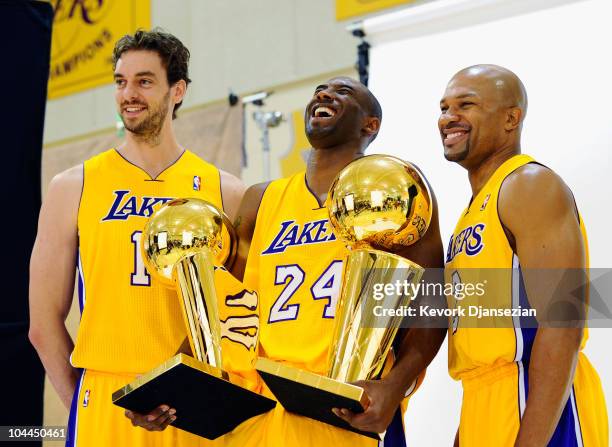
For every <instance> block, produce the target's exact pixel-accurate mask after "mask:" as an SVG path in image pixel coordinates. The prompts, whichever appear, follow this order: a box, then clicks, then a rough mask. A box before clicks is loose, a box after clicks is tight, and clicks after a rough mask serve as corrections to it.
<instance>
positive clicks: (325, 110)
mask: <svg viewBox="0 0 612 447" xmlns="http://www.w3.org/2000/svg"><path fill="white" fill-rule="evenodd" d="M323 113H326V114H327V115H329V116H330V117H332V116H334V115H335V114H336V112H335V111H334V110H332V109H330V108H329V107H325V106H320V107H317V108H316V109H315V111H314V116H316V117H320V116H321V115H322V114H323Z"/></svg>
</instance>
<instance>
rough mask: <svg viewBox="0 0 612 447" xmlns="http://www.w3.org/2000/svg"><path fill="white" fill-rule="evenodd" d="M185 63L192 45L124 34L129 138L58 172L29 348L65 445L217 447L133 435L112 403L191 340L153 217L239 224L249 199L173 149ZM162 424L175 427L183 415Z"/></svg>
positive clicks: (120, 92)
mask: <svg viewBox="0 0 612 447" xmlns="http://www.w3.org/2000/svg"><path fill="white" fill-rule="evenodd" d="M188 61H189V51H188V50H187V48H185V46H184V45H183V44H182V43H181V42H180V41H179V40H178V39H177V38H176V37H174V36H172V35H170V34H167V33H164V32H162V31H158V30H153V31H150V32H147V31H138V32H136V33H135V34H134V35H126V36H124V37H122V38H121V39H120V40H119V41H118V42H117V44H116V46H115V49H114V52H113V62H114V78H115V84H116V89H115V100H116V103H117V108H118V112H119V114H120V116H121V119H122V121H123V123H124V125H125V129H126V137H125V141H124V142H123V143H122V144H121V145H120V146H118V147H117V148H114V149H110V150H108V151H106V152H103V153H101V154H99V155H97V156H95V157H93V158H91V159H90V160H87V161H86V162H85V163H84V164H82V165H79V166H76V167H74V168H71V169H69V170H67V171H65V172H63V173H61V174H59V175H57V176H56V177H55V178H54V179H53V180H52V182H51V184H50V187H49V191H48V194H47V196H46V198H45V200H44V203H43V205H42V209H41V213H40V220H39V227H38V228H39V231H38V236H37V239H36V243H35V246H34V250H33V253H32V259H31V282H30V315H31V327H30V339H31V341H32V343H33V344H34V346H35V347H36V349H37V351H38V353H39V355H40V357H41V360H42V362H43V364H44V366H45V369H46V371H47V374H48V375H49V378H50V379H51V382H52V383H53V385H54V387H55V389H56V390H57V392H58V394H59V396H60V398H61V399H62V402H63V403H64V404H65V405H66V406H67V407H69V408H70V420H69V434H68V442H67V444H68V445H79V446H88V447H90V446H98V445H99V446H109V445H123V446H139V445H142V446H145V445H147V446H155V445H182V446H186V445H190V446H192V445H209V444H212V443H208V442H207V441H205V440H201V439H200V438H198V437H196V436H193V435H191V434H189V433H186V432H182V431H179V430H176V429H173V428H169V429H168V430H166V431H165V432H164V433H163V434H159V433H148V432H146V431H145V430H140V429H136V428H134V427H132V424H131V423H130V421H129V420H128V419H127V418H126V417H125V416H124V411H123V410H122V409H121V408H119V407H116V406H113V405H112V402H111V394H112V392H113V391H115V390H117V389H119V388H121V387H122V386H124V385H125V384H127V383H129V382H130V381H131V380H132V379H133V378H134V377H135V376H136V375H138V374H142V373H144V372H146V371H148V370H150V369H152V368H153V367H155V366H157V365H159V364H160V363H162V362H163V361H165V360H167V359H168V358H170V357H172V356H173V355H174V354H175V353H176V352H177V350H178V349H179V346H180V345H181V342H183V340H184V339H185V337H186V330H185V325H184V323H183V317H182V315H181V310H180V308H179V301H178V299H177V297H176V293H175V292H173V291H171V290H169V289H167V288H164V287H162V286H161V285H159V284H157V283H156V282H155V281H151V277H150V275H149V273H148V272H147V271H146V270H145V268H144V264H143V260H142V257H141V250H140V245H139V244H140V238H141V232H142V229H143V227H144V225H145V223H146V221H147V218H148V217H149V216H150V215H151V214H152V213H153V212H154V211H155V210H157V209H158V208H159V207H160V206H161V205H162V204H164V203H166V202H168V201H169V200H171V199H172V198H174V197H195V198H200V199H204V200H207V201H209V202H211V203H213V204H215V205H216V206H217V207H219V208H224V209H225V211H226V213H228V214H229V215H230V216H231V215H233V214H235V213H236V210H237V205H238V203H239V201H240V198H241V196H242V193H243V185H242V183H241V182H240V181H239V180H238V179H237V178H236V177H234V176H232V175H230V174H228V173H226V172H223V171H220V170H219V169H217V168H216V167H214V166H213V165H211V164H209V163H207V162H205V161H203V160H201V159H200V158H198V157H197V156H196V155H194V154H193V153H191V152H189V151H188V150H186V149H184V148H183V147H181V145H180V144H179V143H178V142H177V140H176V137H175V134H174V130H173V126H172V120H173V118H174V117H175V112H176V110H177V109H178V108H179V107H180V105H181V103H182V101H183V98H184V96H185V92H186V90H187V85H188V83H189V82H190V79H189V76H188ZM75 266H77V268H78V277H77V281H78V291H79V304H80V306H81V311H82V316H81V322H80V325H79V330H78V334H77V338H76V343H75V345H74V346H73V342H72V340H71V338H70V336H69V334H68V331H67V329H66V326H65V324H64V320H65V318H66V315H67V314H68V311H69V309H70V305H71V301H72V296H73V285H74V280H75ZM227 275H229V273H227ZM251 350H252V351H254V340H253V343H252V346H251ZM163 417H164V423H166V422H168V423H169V422H171V421H172V420H173V418H174V417H175V416H174V415H172V414H167V413H164V414H163Z"/></svg>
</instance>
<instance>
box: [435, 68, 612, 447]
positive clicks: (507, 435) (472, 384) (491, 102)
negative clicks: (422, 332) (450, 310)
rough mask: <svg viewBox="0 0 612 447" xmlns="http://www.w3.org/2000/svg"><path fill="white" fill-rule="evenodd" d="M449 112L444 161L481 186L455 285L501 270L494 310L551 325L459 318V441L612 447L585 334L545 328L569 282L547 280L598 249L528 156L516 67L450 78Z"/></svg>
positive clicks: (460, 234) (445, 108)
mask: <svg viewBox="0 0 612 447" xmlns="http://www.w3.org/2000/svg"><path fill="white" fill-rule="evenodd" d="M440 109H441V115H440V118H439V121H438V125H439V129H440V134H441V137H442V141H443V146H444V155H445V157H446V159H447V160H449V161H453V162H455V163H458V164H459V165H461V166H462V167H464V168H465V169H466V170H467V171H468V178H469V182H470V186H471V188H472V198H471V200H470V202H469V204H468V207H467V209H466V210H465V211H464V212H463V213H461V217H460V219H459V222H458V224H457V226H456V229H455V231H454V234H453V236H452V238H451V240H450V244H449V247H448V254H447V257H446V277H447V281H453V282H454V283H463V284H469V283H470V282H473V281H477V280H478V275H482V274H483V270H484V269H485V268H486V269H487V270H490V269H495V271H496V272H498V273H496V275H498V276H497V281H495V283H494V284H490V285H489V286H487V287H490V288H491V289H485V290H486V292H485V294H484V299H485V304H486V302H487V301H490V302H495V301H500V302H505V303H506V304H509V303H513V305H514V308H518V306H519V305H520V306H522V307H523V308H525V307H529V306H531V307H532V308H534V309H535V311H536V313H537V315H540V318H539V320H540V322H541V323H543V324H541V325H540V326H536V325H532V326H531V328H529V327H525V326H526V324H525V323H526V320H525V319H523V320H520V319H510V321H508V322H507V323H508V324H507V325H506V326H505V327H497V328H493V329H492V328H490V327H491V326H489V328H478V329H474V328H466V327H462V324H461V323H462V322H461V317H459V318H458V319H456V320H454V321H453V324H452V327H451V329H450V330H449V372H450V375H451V376H452V377H453V378H454V379H457V380H461V381H462V384H463V404H462V411H461V419H460V425H459V430H458V434H457V439H456V444H457V443H458V445H460V446H462V447H473V446H521V447H522V446H545V445H549V446H570V445H573V446H585V447H591V446H607V445H608V424H607V413H606V406H605V402H604V397H603V393H602V389H601V383H600V380H599V377H598V375H597V373H596V372H595V370H594V368H593V367H592V366H591V364H590V363H589V361H588V359H587V358H586V356H585V355H584V354H583V353H582V352H581V351H582V349H583V347H584V345H585V341H586V338H587V335H586V330H584V329H583V328H582V327H568V326H569V325H568V324H566V325H565V327H563V328H558V327H557V328H553V327H551V326H552V325H551V324H548V322H546V321H542V316H543V315H545V313H544V312H543V311H546V310H547V306H548V305H549V304H550V303H549V302H547V300H548V297H549V296H550V295H551V293H550V292H551V290H550V289H552V288H556V286H557V285H558V283H555V284H553V285H552V286H550V285H549V286H547V285H546V282H548V281H544V280H542V278H541V276H542V275H544V276H546V275H551V276H552V275H554V274H556V273H555V272H559V271H565V272H572V271H577V272H579V271H582V270H584V269H586V268H587V267H588V250H587V242H586V236H585V229H584V224H583V222H582V219H581V218H580V215H579V214H578V211H577V208H576V204H575V202H574V197H573V195H572V193H571V191H570V190H569V188H568V187H567V185H566V184H565V183H564V182H563V180H562V179H561V178H560V177H559V176H558V175H557V174H555V173H554V172H553V171H552V170H550V169H548V168H547V167H545V166H543V165H541V164H539V163H537V162H535V161H534V159H533V158H531V157H530V156H528V155H522V154H521V128H522V124H523V119H524V118H525V114H526V112H527V95H526V92H525V88H524V86H523V84H522V82H521V81H520V79H519V78H518V77H517V76H516V75H515V74H514V73H512V72H510V71H509V70H507V69H505V68H502V67H499V66H495V65H477V66H473V67H469V68H466V69H464V70H461V71H460V72H458V73H457V74H456V75H455V76H454V77H453V78H452V79H451V81H450V82H449V84H448V85H447V87H446V91H445V93H444V97H443V98H442V100H441V102H440ZM519 260H520V261H519ZM534 269H538V270H537V271H538V272H540V273H539V274H534V273H532V272H533V271H534ZM572 269H574V270H572ZM521 274H522V277H521ZM538 276H539V277H538ZM553 298H554V297H553ZM581 298H585V299H586V297H584V296H583V297H581ZM456 304H457V303H453V305H456ZM583 332H584V333H583Z"/></svg>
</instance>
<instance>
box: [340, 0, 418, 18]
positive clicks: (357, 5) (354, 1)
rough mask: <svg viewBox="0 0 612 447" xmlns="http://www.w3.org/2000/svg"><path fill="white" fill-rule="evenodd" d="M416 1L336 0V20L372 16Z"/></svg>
mask: <svg viewBox="0 0 612 447" xmlns="http://www.w3.org/2000/svg"><path fill="white" fill-rule="evenodd" d="M413 2H414V0H336V20H346V19H350V18H351V17H355V16H361V15H365V14H370V13H372V12H376V11H381V10H383V9H388V8H391V7H393V6H397V5H402V4H404V3H413Z"/></svg>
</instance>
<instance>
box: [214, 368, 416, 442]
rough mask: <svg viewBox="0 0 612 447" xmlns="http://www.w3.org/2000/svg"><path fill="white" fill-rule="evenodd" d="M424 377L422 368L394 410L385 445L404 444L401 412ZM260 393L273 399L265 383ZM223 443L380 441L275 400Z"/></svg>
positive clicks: (402, 413)
mask: <svg viewBox="0 0 612 447" xmlns="http://www.w3.org/2000/svg"><path fill="white" fill-rule="evenodd" d="M424 378H425V372H423V373H422V374H421V375H420V376H419V377H418V379H417V380H416V381H415V383H414V384H413V386H412V387H411V388H410V390H408V393H407V397H406V398H405V399H404V400H403V401H402V403H401V406H400V408H398V410H397V411H396V413H395V415H394V417H393V420H392V421H391V424H390V425H389V427H388V428H387V431H386V433H385V436H384V446H385V447H406V435H405V427H404V421H403V419H404V417H403V415H404V413H405V412H406V408H407V406H408V401H409V398H410V396H411V395H412V394H413V393H414V392H416V390H417V389H418V388H419V387H420V385H421V384H422V383H423V380H424ZM263 394H264V395H265V396H267V397H270V398H271V399H274V396H273V395H272V393H271V392H270V390H268V389H267V387H264V390H263ZM225 445H226V446H231V447H260V446H261V447H298V446H299V447H303V446H306V447H308V446H313V447H314V446H317V447H319V446H331V447H376V446H378V445H383V443H379V442H378V441H376V440H374V439H372V438H369V437H366V436H362V435H359V434H357V433H353V432H351V431H348V430H344V429H341V428H337V427H333V426H331V425H328V424H325V423H323V422H318V421H315V420H314V419H310V418H307V417H304V416H300V415H297V414H294V413H290V412H288V411H286V410H285V409H284V408H283V406H282V405H281V404H280V403H277V404H276V407H275V408H274V409H273V410H271V411H269V412H267V413H266V414H263V415H260V416H257V417H254V418H251V419H249V420H248V421H245V422H243V423H242V424H241V425H239V426H238V427H236V429H235V430H234V431H233V432H231V433H229V434H227V435H226V436H225Z"/></svg>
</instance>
